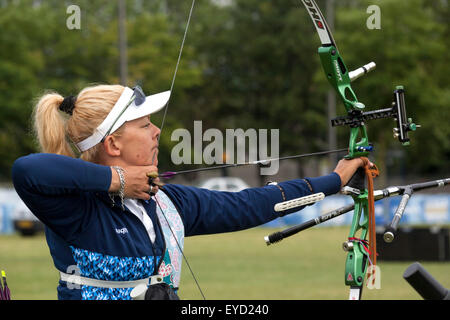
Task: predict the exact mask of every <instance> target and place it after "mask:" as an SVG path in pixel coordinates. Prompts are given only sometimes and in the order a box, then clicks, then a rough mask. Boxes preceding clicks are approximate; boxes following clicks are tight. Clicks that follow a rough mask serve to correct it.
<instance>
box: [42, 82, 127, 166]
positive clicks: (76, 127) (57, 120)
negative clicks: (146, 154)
mask: <svg viewBox="0 0 450 320" xmlns="http://www.w3.org/2000/svg"><path fill="white" fill-rule="evenodd" d="M124 89H125V88H124V87H123V86H121V85H97V86H92V87H87V88H85V89H83V90H82V91H81V92H80V93H79V94H78V96H77V99H76V101H75V108H74V109H73V111H72V115H71V116H69V115H68V114H66V113H64V112H62V111H60V110H59V106H60V104H61V103H62V101H63V100H64V97H63V96H61V95H60V94H58V93H55V92H51V93H47V94H44V95H43V96H42V97H41V98H40V99H39V102H38V103H37V104H36V106H35V108H34V113H33V121H34V131H35V135H36V136H37V139H38V141H39V144H40V147H41V149H42V151H43V152H46V153H56V154H61V155H65V156H69V157H73V158H75V157H76V153H75V152H74V149H73V147H72V146H71V143H70V142H72V143H78V142H80V141H82V140H84V139H86V138H87V137H89V136H90V135H92V133H93V132H94V130H95V128H97V127H98V126H99V125H100V124H101V123H102V121H103V120H104V119H105V118H106V116H107V115H108V113H109V112H110V111H111V109H112V108H113V107H114V105H115V103H116V102H117V100H118V99H119V97H120V95H121V94H122V92H123V90H124ZM120 131H121V130H120V129H119V130H117V131H116V132H114V133H113V135H116V136H118V135H120ZM99 147H100V144H97V145H96V146H94V147H92V148H90V149H89V150H86V151H84V152H83V153H82V154H81V156H80V158H81V159H83V160H85V161H90V162H97V155H98V151H99Z"/></svg>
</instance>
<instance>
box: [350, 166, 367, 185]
mask: <svg viewBox="0 0 450 320" xmlns="http://www.w3.org/2000/svg"><path fill="white" fill-rule="evenodd" d="M346 187H350V188H353V189H358V190H360V191H363V190H364V189H365V188H366V172H365V170H364V168H361V167H359V168H358V170H356V172H355V174H354V175H353V176H352V177H351V178H350V180H349V181H348V183H347V184H346Z"/></svg>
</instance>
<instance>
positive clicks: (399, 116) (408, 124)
mask: <svg viewBox="0 0 450 320" xmlns="http://www.w3.org/2000/svg"><path fill="white" fill-rule="evenodd" d="M372 63H373V62H372ZM373 65H375V63H373ZM363 68H364V67H363ZM382 118H394V119H395V121H396V123H397V126H396V127H395V128H393V132H394V138H397V139H398V140H399V141H400V142H401V143H402V144H403V145H405V146H406V145H409V136H408V131H415V130H416V129H417V128H420V125H417V124H415V123H413V122H412V119H411V118H407V117H406V106H405V90H404V88H403V86H397V88H396V90H395V91H394V101H393V102H392V107H391V108H386V109H378V110H373V111H368V112H362V111H361V110H359V109H358V110H357V109H351V110H350V111H348V115H347V116H341V117H336V118H334V119H332V120H331V125H332V126H333V127H336V126H349V127H350V128H356V127H359V126H362V125H364V121H368V120H376V119H382Z"/></svg>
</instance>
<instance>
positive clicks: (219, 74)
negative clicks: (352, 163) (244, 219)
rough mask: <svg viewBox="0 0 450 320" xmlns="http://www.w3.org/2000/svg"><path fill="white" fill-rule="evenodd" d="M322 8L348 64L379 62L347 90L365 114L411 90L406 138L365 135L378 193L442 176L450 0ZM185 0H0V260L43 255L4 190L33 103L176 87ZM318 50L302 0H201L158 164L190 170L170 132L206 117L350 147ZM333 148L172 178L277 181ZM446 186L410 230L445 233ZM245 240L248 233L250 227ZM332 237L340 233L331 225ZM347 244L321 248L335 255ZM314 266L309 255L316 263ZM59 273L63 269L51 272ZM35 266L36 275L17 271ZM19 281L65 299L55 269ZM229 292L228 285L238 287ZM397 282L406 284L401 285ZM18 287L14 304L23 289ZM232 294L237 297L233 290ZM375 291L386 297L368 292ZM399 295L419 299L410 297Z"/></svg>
mask: <svg viewBox="0 0 450 320" xmlns="http://www.w3.org/2000/svg"><path fill="white" fill-rule="evenodd" d="M317 3H318V5H319V6H320V7H321V9H322V12H323V13H324V15H325V16H326V19H327V21H328V22H329V24H330V26H331V28H332V29H333V30H334V31H333V34H334V38H335V40H336V42H337V45H338V47H339V50H340V53H341V55H342V57H343V58H344V60H345V63H346V65H347V67H348V68H349V69H350V70H353V69H356V68H357V67H360V66H362V65H364V64H366V63H368V62H370V61H374V62H375V63H376V64H377V68H376V70H375V71H373V72H371V73H370V74H369V75H367V76H365V77H363V78H361V79H359V80H357V81H355V82H354V83H353V84H352V87H353V89H354V91H355V92H356V94H357V96H358V99H359V100H360V101H362V102H363V103H364V104H365V105H366V107H367V110H372V109H380V108H387V107H390V105H391V102H392V99H393V97H392V94H393V90H394V89H395V87H396V86H397V85H403V86H404V87H405V91H406V106H407V113H408V116H409V117H412V118H413V120H414V122H416V123H418V124H420V125H421V128H420V129H419V130H418V131H416V132H413V133H411V134H410V137H411V145H410V146H408V147H402V146H401V145H400V144H399V143H398V141H397V140H396V139H394V138H393V137H392V127H393V126H394V122H393V121H392V119H385V120H379V121H372V122H370V123H368V130H369V132H368V134H369V138H370V139H371V141H372V142H373V143H374V145H375V150H374V152H373V153H372V157H371V160H372V161H373V162H374V163H376V164H377V166H378V168H379V169H380V172H381V174H380V176H379V177H378V178H377V179H376V180H375V188H377V189H379V188H384V187H386V186H388V185H399V184H407V183H413V182H423V181H427V180H433V179H438V178H445V177H448V175H449V168H450V126H449V123H450V104H449V102H450V86H449V82H448V75H449V74H450V65H449V63H448V61H449V60H450V53H449V50H448V48H449V40H448V39H449V36H450V33H449V20H450V8H449V1H448V0H377V1H373V0H372V1H366V0H358V1H356V0H341V1H334V0H328V1H327V0H317ZM374 4H375V5H377V6H378V7H379V9H380V16H379V18H380V19H379V22H380V24H379V28H375V29H374V28H369V27H368V23H367V21H368V19H369V18H370V17H371V15H372V13H371V12H368V11H367V9H368V7H369V6H371V5H374ZM71 5H76V6H77V7H78V8H79V14H80V15H79V18H80V19H79V21H78V22H79V24H78V25H77V24H76V23H75V22H77V21H76V20H73V19H75V17H74V16H73V15H74V14H76V11H71V10H70V9H69V7H70V6H71ZM190 6H191V1H190V0H184V1H179V0H166V1H163V0H115V1H107V0H93V1H92V0H90V1H88V0H78V1H61V0H0V186H1V188H0V268H3V269H6V266H7V267H8V268H9V269H10V270H11V269H15V268H17V266H18V265H20V266H22V267H25V266H26V265H27V263H31V262H30V261H28V260H26V257H28V256H30V255H32V254H31V253H32V252H34V253H36V252H41V251H40V250H36V249H35V247H33V246H34V245H38V246H40V245H41V244H43V245H44V247H43V248H45V240H44V238H43V235H42V233H41V232H40V231H41V230H42V225H40V223H39V222H38V221H37V220H36V219H34V218H33V216H32V215H31V214H30V213H29V212H28V210H27V208H26V207H24V206H23V204H22V203H21V201H20V199H19V198H18V197H17V194H16V193H15V191H14V189H13V187H12V184H11V166H12V163H13V162H14V160H15V159H17V158H18V157H20V156H23V155H26V154H29V153H33V152H39V148H38V145H37V142H36V140H35V137H34V135H33V130H32V124H31V115H32V110H33V106H34V103H35V102H36V101H37V99H38V98H39V97H40V96H41V95H42V94H43V93H45V92H47V91H57V92H59V93H60V94H62V95H63V96H67V95H70V94H72V95H76V94H77V93H78V92H79V91H80V90H81V89H83V88H84V87H86V86H89V85H93V84H113V83H120V84H123V85H128V86H130V87H132V86H134V85H136V84H138V85H140V86H141V87H142V88H143V90H144V92H145V93H146V94H148V95H149V94H152V93H157V92H160V91H165V90H168V89H169V88H170V85H171V81H172V77H173V73H174V71H175V65H176V61H177V58H178V54H179V49H180V45H181V41H182V37H183V33H184V30H185V27H186V19H187V16H188V13H189V9H190ZM74 23H75V24H74ZM319 45H320V42H319V39H318V36H317V33H316V31H315V29H314V27H313V25H312V23H311V20H310V17H309V16H308V14H307V12H306V10H305V8H304V7H303V5H302V4H301V2H300V1H297V0H295V1H294V0H272V1H269V0H202V1H197V2H196V5H195V8H194V11H193V16H192V19H191V24H190V28H189V31H188V34H187V39H186V42H185V46H184V50H183V55H182V57H181V62H180V66H179V69H178V74H177V77H176V81H175V85H174V90H173V92H172V97H171V101H170V106H169V110H168V113H167V118H166V121H165V124H164V130H163V134H162V136H161V143H160V152H159V163H160V165H159V170H160V172H163V171H166V170H170V171H178V170H183V169H192V168H195V167H196V166H194V165H177V166H175V165H174V164H173V163H172V161H171V151H172V148H173V147H174V146H175V145H176V144H177V142H176V141H171V133H172V132H173V131H174V130H175V129H178V128H186V129H188V130H189V131H191V132H193V125H194V121H196V120H201V121H202V128H203V131H205V130H207V129H208V128H217V129H219V130H220V131H221V132H225V130H226V129H230V128H231V129H235V128H242V129H243V130H247V129H249V128H254V129H256V130H258V129H279V130H280V131H279V132H280V136H279V138H280V140H279V150H280V156H284V155H292V154H300V153H308V152H315V151H322V150H328V149H337V148H345V147H346V146H347V145H348V132H349V130H348V129H347V128H342V127H340V128H338V129H336V128H331V126H330V121H329V120H330V118H333V117H335V116H337V115H344V114H345V109H344V106H343V104H342V103H341V102H340V101H339V100H337V99H336V97H335V95H334V94H333V93H332V92H331V91H330V86H329V84H328V82H327V81H326V79H325V77H324V75H323V71H322V67H321V65H320V62H319V57H318V55H317V48H318V47H319ZM152 119H153V122H154V123H155V124H156V125H160V124H161V121H162V112H160V114H156V115H154V116H153V115H152ZM205 145H206V143H204V145H203V147H204V146H205ZM340 156H343V155H339V156H338V155H332V156H322V157H315V158H309V159H302V160H295V161H294V160H289V161H284V162H280V170H279V172H278V174H277V175H274V176H261V175H260V174H259V168H258V167H244V168H233V169H225V170H218V171H209V172H202V173H193V174H189V175H184V176H180V177H179V178H176V179H174V180H173V181H172V182H174V183H182V184H190V185H196V186H203V187H207V188H210V189H218V190H229V191H238V190H240V189H242V188H245V187H257V186H261V185H264V184H265V183H266V182H267V181H269V180H271V181H282V180H287V179H292V178H298V177H305V176H310V177H312V176H319V175H322V174H326V173H328V172H331V171H332V170H333V168H334V167H335V165H336V163H337V161H338V159H339V157H340ZM224 157H226V155H224ZM233 160H235V159H229V161H231V162H233ZM197 167H199V166H197ZM212 179H214V180H212ZM449 193H450V189H449V188H442V189H437V190H428V191H426V192H422V194H421V195H418V196H415V200H414V201H411V202H410V204H409V207H408V209H407V211H406V213H405V217H404V221H403V222H404V224H405V225H408V226H425V227H427V228H428V227H434V228H436V227H439V228H444V229H445V230H448V229H446V228H447V227H448V225H449V224H450V195H449ZM413 199H414V198H413ZM348 201H351V199H348V198H346V197H344V196H335V198H330V199H326V201H324V202H323V203H321V204H320V205H315V206H311V207H308V210H309V211H308V210H306V211H303V212H302V213H298V214H293V215H290V216H287V217H286V218H285V219H278V220H276V221H275V222H273V223H272V224H269V225H267V226H265V227H267V230H270V228H279V227H281V226H286V225H292V224H295V223H300V222H302V221H304V220H305V219H309V218H311V217H314V216H317V215H319V214H322V213H325V212H327V210H330V209H333V208H336V207H337V206H338V205H341V204H346V203H347V202H348ZM398 201H399V199H395V198H393V199H389V200H386V201H384V202H380V203H377V219H378V220H377V222H378V224H379V225H383V224H385V223H386V222H387V221H389V219H390V216H391V215H392V212H393V210H395V208H396V205H398ZM350 221H351V213H349V214H347V215H345V216H343V217H342V218H341V219H340V220H336V221H330V223H329V226H328V227H329V228H331V227H332V226H334V227H335V228H338V229H337V230H340V232H341V233H342V234H343V237H341V236H340V238H339V239H334V238H331V239H329V240H330V242H332V243H337V244H339V245H340V242H339V241H341V240H342V239H345V233H346V229H339V228H343V227H342V226H343V225H344V226H345V225H348V224H349V223H350ZM319 229H320V228H319ZM323 230H324V229H320V230H319V231H316V232H323ZM17 232H19V234H24V235H31V234H38V237H36V238H35V239H36V240H35V241H34V242H29V241H31V240H30V238H22V237H21V236H19V235H18V234H17ZM251 232H254V231H251ZM257 232H262V233H268V231H257ZM243 234H244V237H245V236H246V235H249V234H251V233H247V234H246V233H245V232H244V233H243ZM2 235H3V236H2ZM328 236H329V237H332V236H331V233H329V234H328ZM24 239H25V240H24ZM445 239H447V240H445ZM20 241H26V242H20ZM188 241H189V240H188ZM193 241H197V240H193ZM439 241H442V240H439ZM443 241H444V243H447V247H445V248H447V249H445V248H444V249H443V250H444V256H443V257H444V258H443V261H447V262H442V263H441V264H439V266H440V267H437V269H434V270H438V269H439V268H442V271H443V273H442V274H443V275H445V274H446V276H445V277H444V276H443V277H444V279H442V278H440V280H441V281H444V283H445V281H446V283H447V285H448V286H450V283H449V282H450V276H449V274H450V273H448V270H449V269H448V268H449V267H450V264H449V262H448V260H446V259H447V258H445V257H446V255H445V254H446V252H447V251H446V250H450V249H448V246H449V241H450V240H448V236H447V238H445V237H444V240H443ZM446 241H447V242H446ZM188 243H189V242H187V244H186V246H187V247H188ZM261 243H262V242H261ZM21 245H23V246H24V248H28V249H24V251H23V252H24V253H23V254H22V255H20V254H19V252H17V251H15V250H13V251H14V252H12V251H8V248H10V249H11V248H15V247H16V246H17V247H20V246H21ZM299 245H300V246H301V243H300V242H299ZM430 245H431V244H430ZM338 247H339V246H336V247H332V248H328V249H327V248H325V249H324V250H325V252H328V251H326V250H330V252H334V251H338V250H339V249H337V248H338ZM31 248H34V249H31ZM187 250H189V249H187ZM204 250H205V251H206V250H208V248H204ZM421 250H425V251H426V249H421ZM27 252H28V253H27ZM200 253H201V251H199V254H200ZM324 254H327V253H324ZM13 256H14V257H16V258H12V257H13ZM320 257H321V256H320V255H319V256H318V259H319V260H318V261H321V260H320V259H321V258H320ZM36 259H37V261H40V262H39V263H35V264H31V265H34V267H33V268H38V266H46V267H44V268H43V269H42V270H41V271H40V273H39V274H42V275H45V274H46V271H48V272H50V271H49V270H50V269H49V268H48V266H50V268H51V265H52V264H51V261H50V262H49V260H45V261H46V262H45V263H42V261H41V259H50V257H49V254H48V250H47V251H46V250H45V249H42V256H41V255H39V256H38V257H37V258H36ZM336 259H337V260H336V261H337V262H336V263H341V264H342V268H343V266H344V256H343V255H342V254H340V255H339V257H337V258H336ZM193 260H194V259H193ZM437 260H438V259H437ZM449 260H450V258H449ZM243 263H245V262H243ZM260 263H261V262H258V263H257V265H259V264H260ZM317 263H319V262H317ZM317 263H311V266H313V267H312V270H311V272H313V271H314V268H316V267H317ZM332 263H333V262H331V264H332ZM194 264H195V263H194ZM304 267H305V268H308V266H304ZM396 267H397V268H398V266H396ZM51 270H52V271H51V272H53V273H54V272H55V270H54V268H53V269H51ZM252 270H253V269H252ZM439 270H441V269H439ZM444 270H447V273H445V272H444ZM253 271H254V270H253ZM253 271H252V272H253ZM27 272H29V270H28V269H26V270H25V271H24V273H27ZM205 272H208V270H205ZM340 272H343V271H340ZM436 272H438V271H436ZM10 274H11V272H10ZM252 274H253V273H252ZM54 276H55V274H53V276H52V277H54ZM10 277H11V278H13V277H16V283H17V284H18V287H19V288H22V285H20V283H22V284H23V288H24V289H16V292H17V290H19V295H18V296H19V297H20V298H23V299H27V298H38V299H39V298H43V297H47V298H55V297H56V293H53V291H55V290H54V288H55V287H56V280H55V282H54V283H52V282H51V281H53V280H54V279H53V278H51V279H52V280H51V281H50V282H51V283H49V284H47V281H43V282H42V283H40V284H38V285H36V290H35V291H33V290H31V291H27V290H28V289H25V288H29V285H30V283H34V282H33V280H32V279H34V278H25V279H21V277H19V276H18V275H17V274H16V275H14V274H11V275H10ZM186 277H187V278H189V275H185V276H184V278H186ZM44 278H45V276H44ZM336 278H337V280H338V284H337V286H338V287H339V288H340V287H344V285H343V279H341V276H340V275H338V276H337V277H336ZM333 279H334V277H333ZM188 281H190V279H188ZM9 283H11V281H10V282H9ZM11 286H13V285H12V284H11ZM43 286H49V287H50V289H49V292H52V293H50V294H49V296H45V295H44V296H42V295H40V294H37V292H41V291H42V290H43V289H42V288H43ZM187 286H189V285H187ZM21 290H24V291H21ZM226 290H228V291H227V292H231V291H230V288H228V289H226ZM339 290H340V289H339ZM410 290H411V292H412V289H410ZM219 291H220V290H219ZM404 291H405V292H408V288H406V289H405V290H404ZM230 294H231V293H230ZM12 295H13V298H14V292H12ZM232 296H233V297H236V293H235V294H233V295H232ZM188 297H189V295H188ZM193 297H194V298H195V293H193ZM218 297H221V296H220V295H218ZM225 297H226V295H225ZM250 297H252V296H250ZM256 297H257V296H256ZM264 297H266V296H264V295H263V296H262V298H264ZM293 297H294V298H295V297H297V298H313V299H315V298H317V299H320V298H321V297H327V295H326V294H325V293H324V289H323V290H321V291H320V290H319V292H318V293H313V295H312V296H302V295H297V296H295V295H294V296H292V295H290V296H289V295H288V296H287V298H293ZM333 297H341V293H340V292H339V293H336V295H335V296H333V295H332V296H330V298H333ZM380 297H383V296H382V295H380V296H375V298H380ZM344 298H345V297H344ZM394 298H396V297H395V296H394ZM397 298H417V295H416V296H408V295H406V296H400V297H397Z"/></svg>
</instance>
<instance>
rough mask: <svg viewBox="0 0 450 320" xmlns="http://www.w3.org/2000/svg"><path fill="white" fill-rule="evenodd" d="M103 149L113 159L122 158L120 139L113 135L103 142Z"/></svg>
mask: <svg viewBox="0 0 450 320" xmlns="http://www.w3.org/2000/svg"><path fill="white" fill-rule="evenodd" d="M103 147H104V148H105V152H106V154H107V155H109V156H111V157H118V156H120V149H121V144H120V142H119V141H118V139H117V138H116V137H114V136H112V135H109V136H107V137H106V138H105V140H104V141H103Z"/></svg>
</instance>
